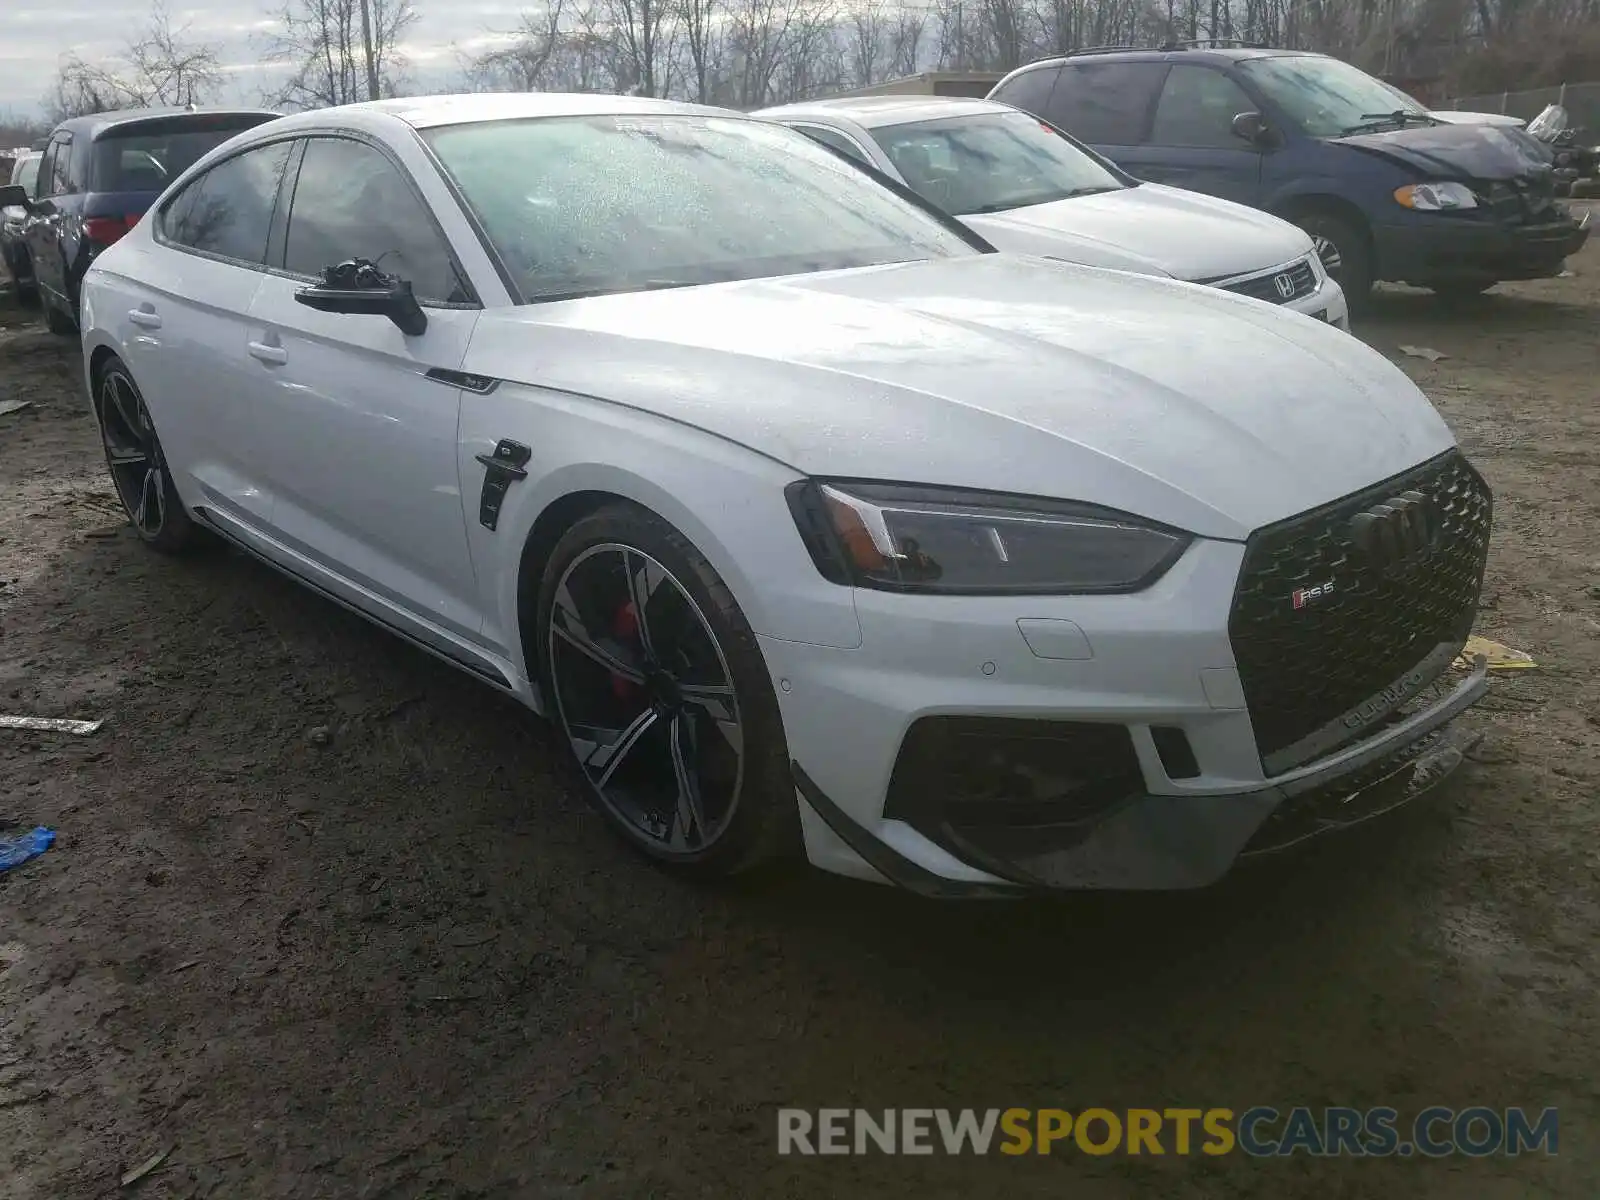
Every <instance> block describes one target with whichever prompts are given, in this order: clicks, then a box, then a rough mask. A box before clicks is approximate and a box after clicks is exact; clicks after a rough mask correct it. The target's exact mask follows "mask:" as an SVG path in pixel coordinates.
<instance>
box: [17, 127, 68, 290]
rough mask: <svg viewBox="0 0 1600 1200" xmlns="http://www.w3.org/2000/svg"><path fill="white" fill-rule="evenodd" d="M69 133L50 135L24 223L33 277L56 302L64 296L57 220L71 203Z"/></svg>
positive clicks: (64, 283) (59, 224) (59, 228)
mask: <svg viewBox="0 0 1600 1200" xmlns="http://www.w3.org/2000/svg"><path fill="white" fill-rule="evenodd" d="M71 163H72V135H71V134H70V133H58V134H56V136H55V137H53V138H51V139H50V145H49V146H48V147H46V149H45V152H44V161H43V162H42V163H41V164H40V165H39V178H38V180H37V181H35V184H34V193H33V194H34V207H33V212H32V214H31V215H30V216H29V219H28V224H27V242H28V253H29V255H30V256H31V257H32V259H33V277H34V279H35V280H36V281H37V283H38V285H39V287H40V289H41V290H42V291H44V292H46V293H48V294H49V295H50V296H51V297H54V298H55V299H56V300H57V301H58V302H61V301H64V300H65V299H66V277H65V268H64V265H63V263H62V261H61V221H62V218H63V216H64V215H65V213H66V212H67V210H69V209H70V207H71V200H70V196H71V189H72V183H71Z"/></svg>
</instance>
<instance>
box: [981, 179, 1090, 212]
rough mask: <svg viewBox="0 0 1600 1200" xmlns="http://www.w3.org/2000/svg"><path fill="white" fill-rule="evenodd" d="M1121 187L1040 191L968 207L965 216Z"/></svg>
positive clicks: (1070, 198) (1050, 201) (1072, 197)
mask: <svg viewBox="0 0 1600 1200" xmlns="http://www.w3.org/2000/svg"><path fill="white" fill-rule="evenodd" d="M1119 190H1120V188H1118V187H1116V186H1110V187H1081V188H1072V189H1071V190H1069V191H1065V192H1040V193H1039V194H1038V195H1037V196H1023V197H1022V198H1021V199H1018V200H1001V201H998V202H996V203H994V204H983V205H979V206H978V207H977V208H972V209H968V210H967V211H966V212H965V213H963V214H962V215H963V216H980V215H982V214H985V213H997V212H1006V211H1008V210H1010V209H1013V208H1029V207H1031V206H1032V205H1035V204H1053V203H1054V202H1055V201H1057V200H1072V199H1074V198H1076V197H1078V196H1096V195H1099V194H1100V193H1101V192H1115V191H1119Z"/></svg>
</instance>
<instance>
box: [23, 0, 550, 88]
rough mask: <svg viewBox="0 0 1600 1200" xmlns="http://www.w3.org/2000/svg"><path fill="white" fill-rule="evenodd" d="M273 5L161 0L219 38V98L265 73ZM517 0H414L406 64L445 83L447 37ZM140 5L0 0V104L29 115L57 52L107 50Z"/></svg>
mask: <svg viewBox="0 0 1600 1200" xmlns="http://www.w3.org/2000/svg"><path fill="white" fill-rule="evenodd" d="M191 3H192V0H191ZM279 7H281V0H212V2H211V3H210V4H209V5H208V6H206V7H205V8H200V7H198V6H194V7H190V5H189V4H186V3H185V0H169V3H168V11H169V12H170V13H171V15H172V23H173V25H174V26H180V25H184V24H187V25H189V27H190V31H191V36H192V37H193V38H195V39H196V40H200V41H207V42H215V43H217V44H218V45H220V46H221V47H222V53H223V61H224V62H225V63H226V64H227V65H228V74H229V77H230V79H231V81H232V86H231V94H230V95H227V96H225V97H223V98H224V99H227V100H251V101H254V100H256V99H257V98H258V93H259V92H260V91H261V89H262V88H263V87H269V86H271V83H272V74H271V69H270V68H268V67H264V66H263V65H262V64H261V58H262V53H263V51H262V40H263V37H264V36H269V35H270V34H271V32H272V20H271V16H270V14H271V12H272V11H273V10H274V9H276V8H279ZM525 7H527V5H526V4H519V3H517V2H516V0H417V10H418V12H419V13H420V14H421V19H420V20H419V21H418V22H417V24H416V25H415V26H413V27H412V29H411V31H410V33H409V34H408V36H407V39H406V46H405V52H406V57H407V58H408V59H409V60H410V61H411V63H412V71H411V74H412V75H413V76H414V78H415V79H416V81H417V83H418V84H421V85H424V86H429V87H447V86H449V84H450V83H451V82H452V80H453V79H454V78H455V77H456V76H457V74H458V71H457V66H456V63H457V58H456V52H455V47H458V46H459V47H462V48H465V49H467V50H468V51H470V50H473V49H475V48H477V47H479V46H482V45H483V44H485V42H486V41H487V40H488V39H487V37H486V35H488V34H490V33H491V32H492V31H494V30H504V29H509V28H511V27H512V26H514V25H515V24H516V22H517V12H518V11H519V10H521V9H523V8H525ZM149 12H150V5H149V3H148V0H55V2H54V3H49V2H48V0H0V112H4V111H5V110H7V109H10V110H13V111H15V112H16V113H17V114H18V115H27V116H32V115H36V114H37V113H38V110H39V106H40V99H41V97H43V96H44V94H45V93H46V92H47V91H48V90H49V88H50V81H51V79H52V78H53V77H54V76H55V72H56V66H57V64H58V62H59V61H60V59H61V56H62V55H63V54H67V53H72V52H76V53H78V54H80V55H82V56H83V57H84V58H87V59H90V60H91V61H93V60H95V59H99V58H108V57H112V56H115V55H116V54H117V53H118V51H119V49H120V48H121V46H122V45H123V44H124V42H125V41H126V39H127V36H128V34H129V33H131V32H133V31H134V30H136V29H138V28H139V27H141V26H142V25H143V24H144V23H145V21H146V20H147V18H148V16H149Z"/></svg>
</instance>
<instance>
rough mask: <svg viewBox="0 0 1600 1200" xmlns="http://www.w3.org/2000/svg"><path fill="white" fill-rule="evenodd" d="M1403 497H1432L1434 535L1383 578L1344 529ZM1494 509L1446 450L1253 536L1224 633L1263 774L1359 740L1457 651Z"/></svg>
mask: <svg viewBox="0 0 1600 1200" xmlns="http://www.w3.org/2000/svg"><path fill="white" fill-rule="evenodd" d="M1407 492H1419V493H1421V494H1422V495H1423V496H1425V497H1428V498H1429V499H1430V500H1431V503H1432V505H1433V509H1434V513H1435V521H1436V524H1435V526H1434V532H1435V534H1436V536H1435V537H1434V539H1433V541H1432V543H1431V545H1429V546H1428V547H1427V548H1426V549H1424V550H1422V551H1420V552H1419V553H1416V554H1415V555H1413V556H1412V557H1411V558H1409V559H1406V560H1403V561H1402V562H1401V563H1400V564H1399V565H1397V566H1393V567H1390V568H1387V569H1384V568H1382V567H1379V566H1377V565H1375V564H1374V563H1373V562H1372V561H1371V559H1370V558H1369V557H1368V556H1367V555H1365V554H1363V553H1362V552H1361V551H1360V550H1358V549H1357V547H1356V546H1355V545H1354V544H1353V543H1352V541H1351V532H1350V520H1351V518H1352V517H1354V516H1355V515H1356V514H1358V513H1361V512H1363V511H1365V510H1368V509H1371V508H1373V507H1374V506H1375V505H1379V504H1383V503H1384V502H1385V501H1387V500H1390V499H1392V498H1394V497H1396V496H1399V495H1401V494H1402V493H1407ZM1491 510H1492V498H1491V496H1490V493H1489V488H1488V485H1487V484H1485V483H1484V482H1483V480H1482V478H1481V477H1480V476H1479V475H1478V473H1477V472H1476V471H1474V470H1473V469H1472V467H1471V466H1470V465H1469V464H1468V462H1467V461H1466V459H1464V458H1463V457H1461V455H1460V454H1459V453H1457V452H1455V451H1451V452H1450V453H1448V454H1446V455H1443V456H1441V457H1439V458H1436V459H1433V460H1432V461H1430V462H1427V463H1424V464H1423V465H1422V466H1420V467H1416V468H1415V469H1413V470H1411V471H1407V472H1406V473H1404V474H1402V475H1398V476H1396V477H1395V478H1393V479H1389V480H1385V481H1384V482H1383V483H1380V484H1377V485H1375V486H1373V487H1371V488H1367V489H1365V490H1363V491H1361V492H1358V493H1356V494H1355V495H1353V496H1347V497H1345V498H1344V499H1343V500H1338V501H1335V502H1334V503H1333V504H1330V505H1327V506H1325V507H1323V508H1320V509H1316V510H1314V511H1312V512H1309V513H1305V514H1303V515H1301V516H1298V517H1295V518H1292V519H1291V520H1288V521H1284V522H1281V523H1280V524H1277V525H1272V526H1268V527H1267V528H1266V529H1263V530H1260V531H1258V532H1257V533H1255V534H1254V535H1252V537H1251V538H1250V541H1249V544H1248V545H1247V546H1246V548H1245V557H1244V566H1243V567H1242V569H1241V571H1240V575H1239V586H1238V591H1237V593H1236V594H1235V596H1234V601H1233V611H1232V613H1231V615H1230V617H1229V620H1228V635H1229V637H1230V639H1231V640H1232V642H1233V652H1234V657H1235V659H1236V660H1237V662H1238V666H1239V677H1240V679H1241V681H1242V682H1243V684H1244V694H1245V702H1246V704H1247V705H1248V707H1249V710H1250V721H1251V724H1252V725H1253V726H1254V727H1255V733H1256V744H1257V748H1258V749H1259V751H1260V753H1261V762H1262V766H1263V768H1264V769H1265V770H1266V772H1267V774H1268V775H1276V774H1281V773H1282V772H1283V771H1286V770H1288V769H1289V768H1291V767H1294V766H1298V765H1299V764H1300V763H1302V762H1305V761H1308V760H1310V759H1312V758H1316V757H1319V756H1321V755H1323V754H1327V753H1331V752H1332V751H1333V750H1334V749H1336V748H1337V747H1338V746H1340V745H1343V744H1346V743H1348V742H1351V741H1354V740H1356V739H1357V738H1359V737H1360V736H1362V734H1363V733H1364V732H1367V731H1369V730H1370V728H1371V726H1372V722H1373V721H1375V720H1376V719H1377V718H1378V717H1380V716H1381V715H1382V714H1383V713H1384V712H1386V711H1388V710H1389V709H1392V708H1394V707H1397V706H1398V705H1399V704H1402V703H1404V702H1405V700H1406V699H1408V698H1409V697H1410V696H1411V695H1413V694H1414V693H1415V691H1416V690H1417V687H1418V686H1420V685H1421V684H1422V683H1425V682H1426V680H1416V679H1407V677H1408V675H1409V674H1410V673H1413V672H1415V671H1416V670H1417V669H1418V668H1419V667H1421V666H1423V665H1424V664H1425V663H1426V664H1428V669H1429V670H1430V672H1433V673H1435V674H1436V671H1434V670H1433V668H1434V665H1435V664H1437V665H1438V666H1440V667H1442V666H1443V664H1444V663H1446V662H1448V659H1449V657H1450V656H1451V655H1452V654H1453V652H1454V651H1455V650H1458V649H1459V648H1460V646H1461V644H1462V643H1463V642H1464V641H1465V640H1466V637H1467V634H1468V633H1469V632H1470V631H1471V628H1472V620H1473V617H1474V616H1475V615H1476V613H1477V607H1478V592H1479V589H1480V588H1481V587H1482V584H1483V568H1484V562H1485V560H1486V559H1487V557H1488V551H1489V527H1490V521H1491ZM1330 583H1331V584H1332V585H1333V586H1332V587H1331V588H1330V589H1327V590H1326V591H1325V592H1323V593H1320V594H1319V593H1317V592H1316V589H1320V588H1323V587H1324V585H1327V584H1330ZM1308 592H1309V593H1311V594H1309V595H1307V594H1306V593H1308ZM1296 593H1301V595H1300V597H1299V598H1298V599H1299V602H1300V604H1301V606H1300V607H1297V597H1296ZM1441 646H1444V647H1447V649H1446V650H1445V651H1443V652H1441V650H1440V648H1441ZM1403 679H1404V680H1406V686H1405V687H1403V688H1400V689H1398V690H1396V689H1395V688H1394V687H1393V686H1392V685H1395V684H1396V682H1397V681H1401V680H1403ZM1380 693H1385V694H1383V695H1381V696H1380ZM1358 709H1359V712H1360V715H1359V718H1352V713H1353V710H1358ZM1347 718H1351V719H1348V720H1347ZM1330 726H1331V729H1330ZM1313 734H1318V735H1319V736H1318V737H1316V738H1312V736H1311V735H1313Z"/></svg>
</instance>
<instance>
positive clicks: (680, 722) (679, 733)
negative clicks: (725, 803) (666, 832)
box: [667, 713, 708, 850]
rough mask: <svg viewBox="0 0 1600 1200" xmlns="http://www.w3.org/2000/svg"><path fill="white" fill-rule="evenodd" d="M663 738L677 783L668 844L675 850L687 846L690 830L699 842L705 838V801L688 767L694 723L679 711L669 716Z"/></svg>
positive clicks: (695, 778) (693, 774) (697, 781)
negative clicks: (667, 745)
mask: <svg viewBox="0 0 1600 1200" xmlns="http://www.w3.org/2000/svg"><path fill="white" fill-rule="evenodd" d="M667 738H668V742H669V745H670V749H671V753H672V774H673V779H674V781H675V783H676V785H677V789H678V796H677V801H678V802H677V807H676V809H675V811H674V813H673V820H672V837H671V841H672V846H673V848H674V849H676V850H689V849H693V847H692V846H691V845H690V844H689V837H690V830H691V828H692V829H693V834H694V839H695V841H696V842H697V843H699V844H700V845H704V844H705V842H706V841H707V836H706V835H707V832H708V829H707V826H706V810H705V801H704V800H703V798H702V797H701V795H700V781H699V779H698V778H697V777H696V775H695V772H694V771H693V770H692V769H691V768H690V761H691V759H692V758H693V757H694V723H693V721H691V720H690V719H689V718H688V717H686V716H685V715H683V714H682V713H680V714H678V715H677V716H675V717H673V718H672V724H671V725H669V726H668V727H667Z"/></svg>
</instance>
